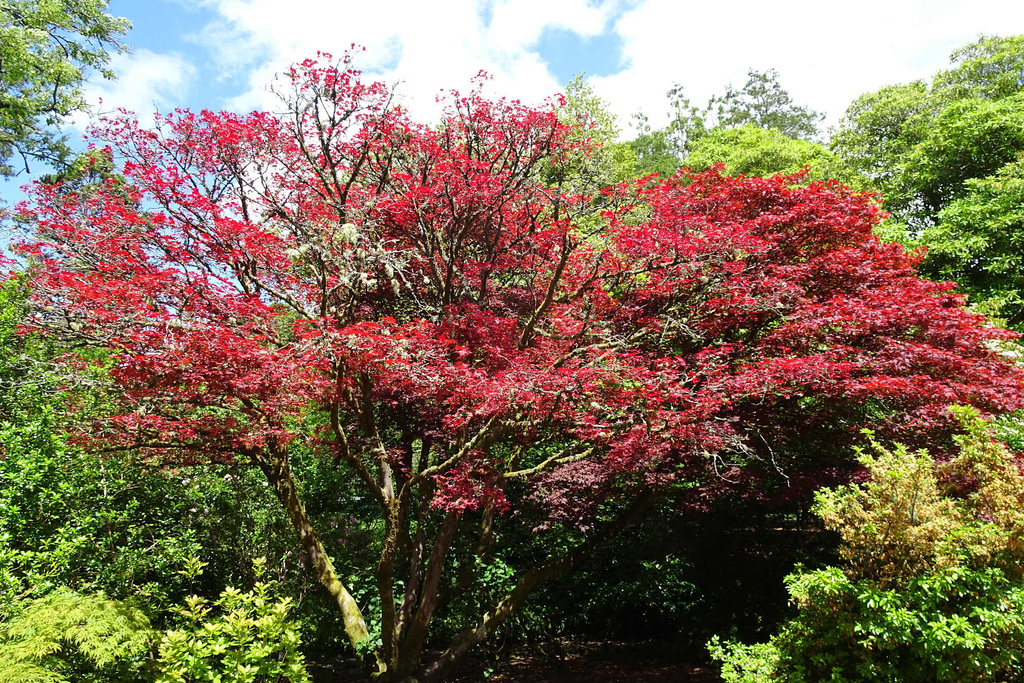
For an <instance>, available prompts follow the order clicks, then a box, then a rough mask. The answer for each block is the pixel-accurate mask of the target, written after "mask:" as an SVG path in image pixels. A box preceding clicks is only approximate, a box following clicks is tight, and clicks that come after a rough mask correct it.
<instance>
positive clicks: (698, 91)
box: [593, 0, 1024, 124]
mask: <svg viewBox="0 0 1024 683" xmlns="http://www.w3.org/2000/svg"><path fill="white" fill-rule="evenodd" d="M615 30H616V31H617V32H618V33H619V35H620V36H621V37H622V39H623V41H624V44H625V47H624V53H625V58H626V65H627V66H626V68H625V69H624V70H623V71H621V72H620V73H618V74H615V75H613V76H608V77H605V78H596V79H593V83H594V86H595V88H596V89H597V90H598V92H599V93H600V94H601V95H602V96H603V97H604V98H605V99H607V100H608V101H609V102H610V103H611V104H612V108H613V110H614V111H615V113H616V114H617V115H619V117H620V119H622V118H623V117H627V118H628V117H629V115H630V114H631V113H633V112H635V111H637V110H640V109H642V110H644V111H645V112H646V113H648V114H649V115H651V117H652V119H656V117H659V116H660V115H662V114H664V113H665V111H666V99H665V93H666V91H667V90H668V89H669V88H670V87H671V86H672V84H674V83H681V84H682V85H683V86H684V88H685V90H686V92H687V94H688V95H689V96H690V98H691V99H692V100H693V102H694V103H695V104H699V105H703V104H704V103H706V102H707V100H708V98H710V97H711V96H712V95H713V94H716V93H720V92H722V90H723V89H724V87H725V85H726V84H727V83H730V82H731V83H732V84H733V85H735V86H737V87H741V86H742V85H743V83H744V82H745V81H746V72H747V69H748V68H754V69H758V70H767V69H770V68H774V69H777V70H778V72H779V75H780V81H781V83H782V85H783V87H785V88H786V89H787V90H789V92H790V94H791V95H792V96H793V98H794V100H795V101H796V102H797V103H798V104H802V105H809V106H811V107H812V108H813V109H816V110H818V111H822V112H826V113H827V114H828V115H829V118H828V122H829V123H833V124H834V123H836V122H837V121H838V120H839V118H840V117H841V116H842V113H843V112H844V111H845V109H846V107H847V106H848V105H849V104H850V102H851V101H852V100H853V99H854V98H855V97H857V96H858V95H860V94H861V93H864V92H868V91H871V90H874V89H877V88H879V87H881V86H882V85H886V84H889V83H899V82H906V81H910V80H914V79H917V78H927V77H929V76H930V75H931V74H933V73H934V72H935V71H936V70H938V69H939V68H942V67H943V66H945V65H947V64H948V54H949V52H950V51H951V49H953V48H955V47H957V46H959V45H962V44H965V43H967V42H970V41H971V40H973V39H974V38H976V37H977V35H978V34H979V33H991V34H999V35H1008V34H1011V33H1018V32H1021V31H1024V4H1022V3H1007V2H1000V1H999V0H974V1H973V2H966V1H963V0H946V1H939V2H936V1H935V0H861V1H860V2H857V3H840V2H820V0H817V1H815V2H810V1H808V0H794V1H791V2H787V3H784V4H780V3H768V2H764V1H763V0H756V1H755V0H732V1H731V2H728V3H722V2H719V3H708V2H694V1H692V0H644V1H643V2H640V3H638V4H637V5H635V6H634V7H632V8H631V9H630V10H628V11H627V12H625V13H624V14H623V16H622V17H621V18H620V19H619V20H618V22H617V23H616V26H615ZM623 120H624V119H623Z"/></svg>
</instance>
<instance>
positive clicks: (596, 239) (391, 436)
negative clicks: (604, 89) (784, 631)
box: [21, 60, 1022, 681]
mask: <svg viewBox="0 0 1024 683" xmlns="http://www.w3.org/2000/svg"><path fill="white" fill-rule="evenodd" d="M288 84H289V85H288V87H287V89H286V92H285V93H283V98H282V101H283V102H284V104H285V108H286V111H285V113H284V114H280V115H274V114H270V113H252V114H248V115H237V114H231V113H213V112H209V111H203V112H201V113H192V112H189V111H178V112H175V113H174V114H171V115H169V116H164V117H161V118H160V119H159V125H158V126H157V128H156V129H155V130H147V129H144V128H142V127H140V126H139V125H137V124H136V123H135V122H133V121H132V120H131V119H130V118H119V119H117V120H112V121H108V122H107V123H106V124H105V126H103V128H102V130H100V131H99V133H98V135H99V137H100V138H101V139H102V140H104V141H105V143H106V144H108V145H110V147H111V148H112V149H113V151H114V153H115V154H116V156H117V158H119V159H121V160H122V161H121V172H122V174H123V181H121V180H108V181H106V182H105V183H102V184H101V185H100V186H98V187H95V188H92V189H89V190H88V191H75V192H71V191H67V189H66V188H63V187H62V186H60V185H55V186H39V187H37V188H36V189H35V197H34V202H33V204H32V205H31V206H29V205H26V206H24V207H23V209H22V210H23V212H25V214H26V215H27V216H31V217H32V220H33V221H34V224H35V226H36V237H35V239H34V240H32V241H31V242H29V243H26V244H24V245H23V246H22V247H21V250H22V254H23V258H25V259H28V261H30V262H31V268H30V274H31V283H32V290H33V296H34V302H35V306H36V308H35V313H34V315H33V317H32V318H31V320H30V322H29V323H28V327H29V328H31V329H34V330H38V331H41V332H43V333H46V334H50V335H55V336H60V337H64V338H68V339H72V340H75V341H76V342H78V343H83V342H84V343H89V344H94V345H98V346H101V347H103V348H106V349H110V350H112V351H113V354H112V355H111V359H112V361H111V362H112V368H111V370H110V374H111V379H112V381H113V382H114V384H115V386H116V387H117V391H116V392H115V393H114V394H113V395H112V398H111V400H112V402H113V403H112V406H113V408H112V412H111V413H110V415H109V416H108V417H107V418H106V419H105V420H103V421H102V423H99V424H93V425H90V426H88V428H87V430H86V431H87V436H88V439H89V441H90V442H91V443H94V444H97V445H98V446H102V447H103V448H105V449H108V450H124V451H127V450H136V451H138V450H144V451H145V452H146V453H148V455H149V456H150V457H153V458H158V459H161V460H162V461H164V462H173V463H178V464H188V463H195V462H240V463H248V464H251V465H252V466H255V467H258V468H259V469H260V470H262V472H263V473H264V474H265V475H266V478H267V480H268V481H269V483H270V484H271V485H272V486H273V489H274V491H275V493H276V494H277V497H278V498H279V500H280V502H281V504H282V505H283V507H284V509H285V510H286V511H287V514H288V515H289V517H290V519H291V521H292V523H293V524H294V526H295V529H296V531H297V533H298V537H299V540H300V542H301V545H302V547H303V549H304V551H305V552H306V554H307V556H308V558H309V561H310V563H311V565H312V567H313V568H314V570H315V572H316V574H317V576H318V578H319V580H320V582H321V583H322V584H323V586H324V587H325V588H326V590H327V591H328V592H329V593H330V594H331V596H333V598H334V600H335V601H336V602H337V605H338V608H339V610H340V611H341V614H342V616H343V618H344V623H345V631H346V634H347V637H348V639H349V641H350V642H351V643H352V644H353V645H356V644H358V643H359V642H360V641H363V640H364V639H366V638H367V637H368V630H367V627H366V623H365V620H364V615H363V612H362V611H361V609H360V607H359V605H358V604H357V603H356V601H355V600H354V599H353V598H352V596H351V593H350V588H351V587H350V586H346V585H345V583H344V582H343V581H342V580H341V578H340V577H341V576H343V575H344V574H343V573H342V572H339V571H338V570H336V569H335V567H334V566H333V565H332V562H331V559H330V557H329V556H328V553H327V552H326V551H325V549H324V547H323V544H322V543H321V540H320V537H319V536H318V534H317V531H316V530H315V529H314V528H313V525H312V524H311V523H310V520H309V518H308V516H307V514H306V510H305V507H304V505H303V502H302V500H301V499H300V497H299V492H298V489H297V486H296V481H295V479H294V476H293V472H292V469H291V466H290V460H289V454H290V452H294V451H293V449H295V448H298V447H302V448H305V449H308V450H310V451H312V452H315V453H319V454H322V455H323V456H324V457H331V458H334V459H336V460H337V461H338V462H339V463H342V464H343V466H344V467H347V468H348V471H349V472H350V473H351V477H352V480H353V482H354V485H356V486H359V487H361V488H362V489H363V490H364V491H365V494H366V495H368V496H369V497H371V498H372V500H374V501H376V509H377V511H378V513H379V515H380V517H381V519H382V520H383V529H384V532H383V533H384V538H383V543H382V547H383V550H382V554H381V556H380V558H379V561H378V562H377V565H376V568H375V577H376V586H377V590H378V592H379V598H380V599H379V604H380V605H381V606H382V607H381V610H382V611H381V614H380V615H378V616H379V620H380V623H381V628H382V645H381V646H380V647H379V648H378V650H377V652H376V653H375V658H374V661H373V662H372V664H371V667H372V668H373V669H374V671H375V672H376V676H377V679H378V680H381V681H402V680H408V679H409V678H410V677H412V676H413V675H417V676H419V678H418V680H437V679H439V678H440V677H443V675H444V672H445V671H446V669H447V668H448V667H449V666H450V665H451V663H452V662H454V661H455V660H457V659H458V658H459V657H460V656H461V655H463V654H464V653H465V652H467V651H468V650H469V649H470V648H472V647H473V646H474V645H476V644H477V643H479V642H480V641H481V640H483V639H484V638H486V637H487V635H488V634H490V633H491V632H493V631H494V629H495V628H497V627H498V626H499V625H500V624H501V623H502V622H503V621H504V620H505V619H506V618H507V617H508V616H509V615H510V614H511V613H512V612H514V611H515V610H516V609H517V608H518V607H519V606H521V605H522V604H523V602H524V601H525V599H526V596H527V594H528V593H529V592H530V591H531V590H532V589H534V588H535V587H537V586H539V585H540V584H542V583H543V582H545V581H547V580H549V579H551V578H553V577H555V576H557V575H559V574H560V573H562V572H564V571H566V570H567V569H569V568H571V567H572V566H573V564H575V563H576V562H578V561H579V560H580V558H582V557H583V556H584V555H585V554H586V553H587V552H589V551H590V550H592V549H593V547H594V546H595V545H596V544H597V543H599V542H600V541H601V540H602V539H603V538H606V537H607V536H608V535H610V534H612V533H615V532H617V531H619V530H621V529H622V528H623V527H624V526H625V525H626V524H627V523H629V521H630V520H632V519H634V518H635V516H636V515H637V514H638V513H639V511H641V510H642V508H643V505H644V504H645V502H646V501H648V500H649V499H650V497H651V496H652V495H655V494H656V493H657V492H658V491H659V490H660V489H661V488H662V487H664V486H666V485H667V484H669V483H671V482H673V481H679V480H683V479H685V480H687V481H693V482H699V483H701V484H702V486H700V487H697V489H696V490H698V491H705V492H706V491H709V490H711V489H713V488H714V487H716V486H718V487H722V486H725V485H727V482H729V481H734V480H736V481H738V480H740V479H743V480H744V481H745V483H746V485H747V486H748V488H749V489H750V490H752V491H757V490H764V487H765V486H774V485H777V484H778V482H779V480H780V477H791V478H792V477H797V476H799V475H801V474H805V473H811V474H813V473H815V472H819V471H821V470H823V469H827V468H829V467H834V466H836V465H837V464H848V463H849V459H848V457H847V456H846V455H845V451H844V447H845V445H847V444H849V443H850V442H851V441H852V440H853V438H854V436H855V435H856V434H857V430H858V429H859V428H861V427H864V426H873V427H875V428H877V429H880V430H883V431H884V432H888V433H891V434H893V435H898V436H899V437H900V438H902V439H904V440H910V441H914V442H921V443H931V444H932V445H933V446H934V445H937V444H938V445H941V443H942V439H943V438H945V437H946V436H948V434H949V433H950V431H951V430H953V429H955V421H954V420H953V418H952V417H951V416H950V415H949V414H948V411H947V407H948V406H949V405H950V404H954V403H960V404H969V405H973V406H976V407H977V408H979V409H980V410H982V411H983V412H985V413H989V414H993V413H1003V412H1007V411H1010V410H1014V409H1017V408H1019V407H1021V403H1022V401H1021V396H1022V393H1021V388H1022V376H1021V372H1020V371H1019V370H1018V369H1017V368H1016V367H1015V366H1014V365H1013V364H1012V363H1011V362H1008V361H1007V360H1006V359H1005V358H1003V357H1002V356H1000V355H999V353H997V351H996V349H997V347H998V343H999V342H1000V340H1004V339H1007V338H1009V337H1010V336H1011V334H1010V333H1007V332H1005V331H1002V330H998V329H995V328H993V327H991V326H988V325H986V321H985V320H984V319H983V318H982V317H980V316H977V315H974V314H971V313H969V312H968V311H966V310H964V308H963V300H962V298H961V297H960V296H958V295H956V294H955V293H954V292H953V291H952V289H953V288H952V285H950V284H937V283H933V282H927V281H924V280H922V279H920V278H918V277H917V276H916V275H915V272H914V266H915V263H916V261H917V257H916V256H914V255H910V254H907V253H905V252H904V251H903V250H902V249H901V248H900V247H899V246H896V245H892V244H882V243H879V242H878V240H877V239H875V238H874V237H873V236H872V233H871V230H872V226H873V225H874V224H875V223H876V222H877V220H878V217H879V213H878V208H877V206H876V204H875V202H874V200H873V199H872V198H871V197H870V196H865V195H860V194H856V193H853V192H851V191H850V190H848V189H847V188H844V187H841V186H839V185H837V184H822V183H814V184H811V185H810V186H807V187H800V186H798V185H797V184H796V183H795V182H794V180H795V179H793V178H784V177H776V178H771V179H758V178H728V177H723V176H722V175H720V173H719V172H716V171H714V170H712V171H709V172H707V173H702V174H696V175H685V174H681V175H679V176H677V177H675V178H672V179H666V180H658V179H650V178H649V179H645V180H641V181H639V182H637V183H635V184H632V185H628V186H622V187H616V188H611V189H609V190H606V191H605V192H604V193H603V194H602V195H600V196H597V197H581V196H571V195H568V194H566V193H564V192H562V191H561V190H560V188H559V186H552V184H551V183H550V182H548V183H545V182H544V179H545V178H550V177H554V176H557V175H558V174H557V173H554V174H552V173H551V169H552V168H554V169H555V170H556V171H557V170H558V169H559V168H568V167H569V165H570V161H571V159H572V158H573V155H581V154H587V153H588V149H587V148H586V146H585V145H581V144H579V143H574V142H572V141H573V140H580V139H585V136H580V135H570V132H571V131H570V130H569V129H568V128H567V127H566V126H565V125H564V124H563V123H562V122H560V121H559V119H558V117H557V115H556V113H555V111H554V109H553V108H550V107H549V108H544V109H536V108H529V107H525V106H523V105H521V104H519V103H518V102H513V101H505V100H501V101H489V100H487V99H485V98H484V97H482V95H481V94H480V93H479V92H474V93H472V94H471V95H469V96H467V97H459V96H457V95H452V96H451V97H450V98H449V100H448V103H447V104H448V107H447V110H446V114H445V115H444V117H443V120H442V122H441V124H440V125H437V126H433V127H428V126H423V125H420V124H417V123H414V122H412V121H411V120H409V118H408V117H407V115H406V113H405V112H404V111H403V110H402V109H401V108H399V107H396V106H394V105H393V104H392V102H391V100H390V94H389V92H388V90H387V89H386V88H385V87H384V86H382V85H380V84H372V85H367V84H364V83H363V82H362V81H361V80H360V78H359V74H358V73H357V72H355V71H354V70H352V69H351V68H350V67H349V64H348V62H347V60H344V61H342V62H341V63H335V64H331V63H322V62H318V61H314V60H310V61H307V62H304V63H302V64H301V65H298V66H296V67H295V68H293V69H292V71H291V73H290V79H289V80H288ZM843 458H846V459H843ZM602 501H618V505H619V507H618V509H619V510H620V511H621V512H620V514H619V516H618V517H617V518H616V519H615V520H614V521H611V522H606V523H605V524H604V525H601V524H596V523H595V522H594V521H593V518H594V511H595V510H596V508H597V504H598V503H600V502H602ZM523 505H529V506H533V509H538V508H541V509H543V510H545V511H546V513H547V523H548V524H555V523H560V524H577V525H581V526H584V527H588V528H590V531H591V535H590V536H589V540H587V541H585V542H584V543H582V544H581V545H579V546H577V547H574V548H570V549H569V550H568V551H566V552H565V553H564V554H562V555H559V556H556V557H552V558H550V559H548V560H547V561H546V562H544V563H542V564H540V565H538V566H536V567H535V568H533V569H532V570H530V571H528V572H526V573H525V574H524V575H523V576H522V577H520V578H519V579H518V584H517V585H516V586H515V588H514V589H513V590H512V591H511V592H509V593H508V594H507V595H506V596H504V598H502V599H501V600H499V601H498V602H497V603H496V604H494V605H493V606H492V607H491V608H490V609H489V610H488V611H486V613H484V614H482V615H481V616H480V617H479V621H478V622H477V623H476V624H475V625H474V626H473V627H472V628H470V629H468V630H466V631H465V632H463V633H461V634H460V635H458V636H457V637H456V638H455V639H454V640H453V641H452V643H451V644H450V646H449V647H448V648H447V649H446V650H445V651H444V652H443V653H442V655H441V657H440V658H439V659H437V660H436V661H434V662H433V663H431V664H430V665H429V666H426V667H423V666H421V664H420V657H421V653H422V650H423V647H424V643H425V639H426V638H427V634H428V627H429V625H430V623H431V619H432V618H433V617H434V615H435V613H436V612H437V610H439V609H441V608H443V607H444V606H445V605H446V604H448V602H449V601H450V599H451V596H452V595H454V594H457V593H458V592H459V591H460V590H461V591H464V590H466V588H467V586H469V585H472V582H473V580H474V579H475V577H474V574H473V571H472V567H473V566H478V565H479V564H480V563H481V562H485V561H486V558H487V557H488V556H489V552H490V547H491V545H492V544H493V543H494V540H495V539H494V533H493V528H494V521H495V517H496V515H501V514H502V513H504V512H506V511H507V510H508V509H509V508H510V507H513V506H515V507H521V506H523ZM470 520H472V521H473V522H474V523H472V524H470V523H469V521H470ZM460 534H472V535H474V537H476V541H475V542H474V543H463V544H461V546H460V547H470V548H475V551H474V552H475V553H476V554H477V555H478V558H479V559H480V561H479V562H477V563H476V565H474V563H473V562H469V563H463V566H464V567H465V566H468V567H470V569H469V570H467V571H462V572H459V573H458V576H448V575H447V572H448V568H449V567H450V563H448V564H446V557H447V556H448V555H449V554H450V553H451V552H452V549H453V547H455V544H456V539H457V538H458V537H459V535H460ZM398 587H401V591H399V588H398Z"/></svg>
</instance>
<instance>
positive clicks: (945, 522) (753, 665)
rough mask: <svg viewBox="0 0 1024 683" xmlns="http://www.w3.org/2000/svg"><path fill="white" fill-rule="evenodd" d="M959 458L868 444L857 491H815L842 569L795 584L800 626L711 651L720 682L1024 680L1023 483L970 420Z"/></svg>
mask: <svg viewBox="0 0 1024 683" xmlns="http://www.w3.org/2000/svg"><path fill="white" fill-rule="evenodd" d="M956 410H957V412H958V413H959V416H960V417H961V420H962V422H963V425H964V431H965V433H964V435H962V436H960V437H958V446H959V454H958V455H957V456H956V457H955V458H954V459H953V460H951V461H949V462H948V463H945V464H936V463H935V462H934V461H933V460H932V459H931V458H930V457H928V454H927V453H925V452H923V451H922V452H918V453H910V452H909V451H908V450H907V449H906V448H904V447H902V446H897V447H896V448H894V449H892V450H889V449H886V448H883V447H882V446H880V445H878V444H877V443H874V442H873V441H872V446H873V449H874V455H871V454H865V453H861V454H860V455H861V462H862V463H863V464H864V465H865V467H866V468H867V469H868V471H869V473H870V479H869V480H868V481H867V482H866V483H864V484H862V485H850V486H844V487H840V488H838V489H833V490H824V491H821V492H819V494H818V500H817V504H816V506H815V512H816V513H817V514H818V515H819V516H820V517H821V518H822V520H823V522H824V523H825V526H826V527H827V528H829V529H831V530H833V531H836V532H838V533H839V534H840V536H841V538H842V547H841V549H840V554H841V556H842V557H843V559H844V560H845V566H844V567H842V568H836V567H831V568H827V569H822V570H819V571H814V572H806V573H802V572H797V573H795V574H792V575H790V576H789V577H788V578H787V580H786V583H787V588H788V590H789V594H790V597H791V600H792V602H793V604H794V605H795V606H796V608H797V610H798V613H797V616H796V617H794V618H793V619H791V620H790V621H789V622H788V623H786V624H785V625H784V626H783V628H782V629H781V630H780V632H779V633H778V634H777V635H776V636H775V637H774V638H772V640H771V641H770V642H769V643H766V644H762V645H755V646H746V645H741V644H738V643H726V644H724V645H723V644H722V643H720V642H718V641H717V640H713V641H712V642H711V643H710V644H709V649H710V651H711V654H712V657H714V658H715V659H717V660H719V661H721V662H722V665H723V669H722V677H723V679H724V680H725V681H727V682H728V683H765V682H766V681H789V682H790V683H817V682H819V681H835V682H839V681H850V682H853V681H892V682H894V683H895V682H900V683H915V682H918V681H919V682H921V683H924V682H926V681H927V682H929V683H940V682H948V683H954V682H957V681H1001V680H1021V676H1022V675H1024V581H1022V578H1021V574H1022V570H1024V543H1022V538H1024V521H1022V515H1021V510H1022V509H1024V507H1022V506H1024V479H1022V478H1021V474H1020V470H1019V468H1018V465H1017V463H1016V462H1015V461H1014V459H1013V457H1012V456H1011V454H1010V453H1009V452H1008V451H1007V449H1006V448H1005V447H1004V446H1003V445H1002V444H1000V443H998V442H996V441H994V440H993V439H992V438H991V436H990V431H989V427H988V425H987V423H985V422H984V421H982V420H981V419H980V418H979V417H978V416H977V414H976V413H974V412H973V411H969V410H965V409H956Z"/></svg>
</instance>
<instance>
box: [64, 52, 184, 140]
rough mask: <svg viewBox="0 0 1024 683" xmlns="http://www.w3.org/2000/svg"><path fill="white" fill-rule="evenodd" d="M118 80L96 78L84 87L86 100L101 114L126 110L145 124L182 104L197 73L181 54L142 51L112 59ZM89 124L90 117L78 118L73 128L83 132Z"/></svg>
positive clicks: (82, 116) (111, 64) (83, 115)
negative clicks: (184, 95) (185, 93)
mask: <svg viewBox="0 0 1024 683" xmlns="http://www.w3.org/2000/svg"><path fill="white" fill-rule="evenodd" d="M110 68H111V69H113V71H114V73H116V74H117V80H116V81H104V80H102V79H94V80H93V81H90V82H89V84H88V85H87V86H86V87H85V88H84V92H85V97H86V100H87V101H88V102H89V104H90V106H91V107H92V109H93V110H94V111H95V112H97V113H105V112H110V111H111V110H114V109H119V108H124V109H127V110H128V111H133V112H136V113H137V114H138V115H139V118H140V120H141V121H142V122H143V123H145V124H147V125H148V124H151V123H152V121H153V115H152V112H154V111H166V110H168V109H170V108H172V107H174V106H176V105H177V104H178V103H179V102H181V99H182V94H183V93H184V92H185V91H186V90H187V89H188V87H189V85H190V83H191V82H192V80H193V78H194V76H195V73H196V70H195V67H193V66H192V64H190V63H189V62H188V61H187V60H185V58H183V57H182V56H181V55H178V54H158V53H156V52H151V51H150V50H144V49H139V50H135V52H134V53H132V54H117V55H114V56H113V57H111V59H110ZM88 123H89V117H88V115H86V114H84V113H83V114H79V115H76V116H75V117H74V118H73V119H72V121H71V125H73V126H74V127H75V128H78V129H79V130H83V129H84V128H85V127H86V126H87V125H88Z"/></svg>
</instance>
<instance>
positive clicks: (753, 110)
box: [708, 69, 823, 140]
mask: <svg viewBox="0 0 1024 683" xmlns="http://www.w3.org/2000/svg"><path fill="white" fill-rule="evenodd" d="M708 107H709V109H710V108H712V107H714V109H715V113H716V116H717V120H718V127H719V128H736V127H737V126H745V125H753V126H757V127H758V128H765V129H769V130H777V131H779V132H780V133H782V134H783V135H785V136H786V137H790V138H795V139H797V140H809V139H811V138H814V137H816V136H817V135H818V123H819V122H820V121H821V119H822V118H823V117H822V115H821V114H819V113H818V112H816V111H814V110H813V109H811V108H809V107H800V106H797V105H795V104H794V103H793V98H792V97H791V96H790V94H789V92H787V91H786V89H785V88H783V87H782V85H781V84H780V83H779V73H778V72H777V71H776V70H775V69H769V70H768V71H756V70H754V69H750V70H748V71H747V82H746V83H745V84H744V85H743V88H742V89H740V90H736V89H735V88H734V87H733V86H732V85H729V86H728V87H727V88H726V90H725V94H723V95H721V96H718V97H714V98H712V100H711V102H710V103H709V105H708Z"/></svg>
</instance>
